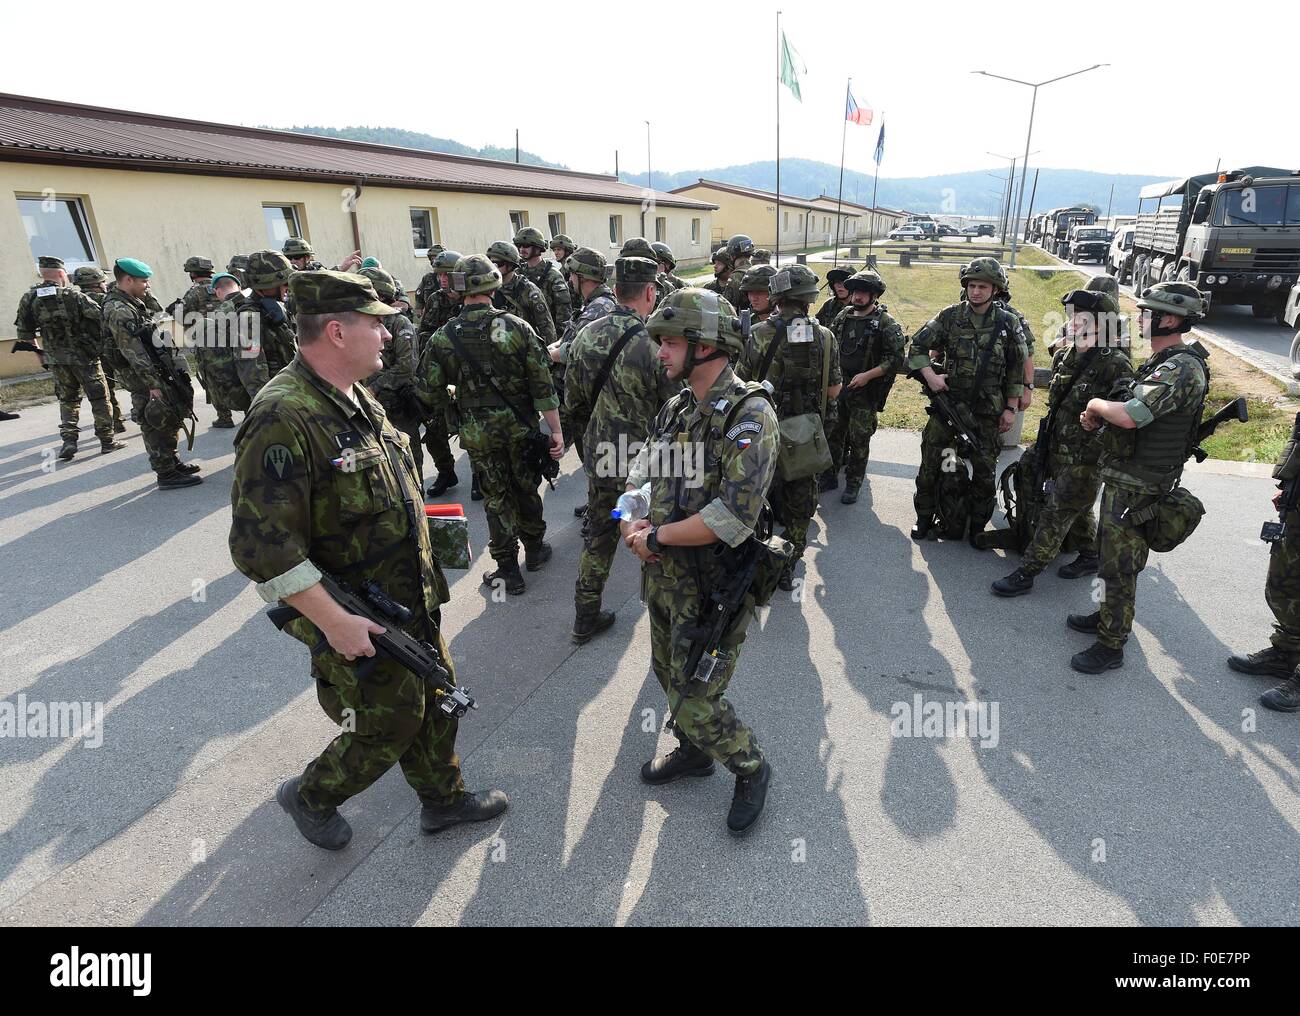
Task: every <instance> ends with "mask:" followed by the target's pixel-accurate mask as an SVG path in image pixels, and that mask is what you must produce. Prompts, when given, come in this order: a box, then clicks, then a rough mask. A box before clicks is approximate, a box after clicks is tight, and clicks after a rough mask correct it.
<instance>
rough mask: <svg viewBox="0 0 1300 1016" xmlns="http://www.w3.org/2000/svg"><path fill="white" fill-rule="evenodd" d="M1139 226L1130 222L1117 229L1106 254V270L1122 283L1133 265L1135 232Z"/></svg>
mask: <svg viewBox="0 0 1300 1016" xmlns="http://www.w3.org/2000/svg"><path fill="white" fill-rule="evenodd" d="M1135 232H1137V227H1136V226H1134V225H1132V224H1130V225H1127V226H1121V227H1120V228H1119V229H1117V230H1116V231H1115V235H1114V237H1112V238H1111V241H1110V250H1109V251H1108V252H1107V254H1106V271H1107V272H1109V273H1110V274H1111V275H1113V276H1115V278H1116V279H1118V280H1119V281H1120V282H1121V283H1123V282H1125V281H1126V280H1127V279H1128V274H1129V271H1130V269H1131V268H1132V266H1133V234H1134V233H1135Z"/></svg>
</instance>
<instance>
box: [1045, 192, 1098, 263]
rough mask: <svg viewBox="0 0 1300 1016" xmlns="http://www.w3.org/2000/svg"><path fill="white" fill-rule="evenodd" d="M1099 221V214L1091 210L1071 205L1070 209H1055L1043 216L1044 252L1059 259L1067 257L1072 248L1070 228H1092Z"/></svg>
mask: <svg viewBox="0 0 1300 1016" xmlns="http://www.w3.org/2000/svg"><path fill="white" fill-rule="evenodd" d="M1096 221H1097V213H1096V212H1095V211H1093V210H1092V209H1091V208H1084V207H1083V206H1081V205H1071V206H1070V207H1069V208H1053V209H1052V210H1051V211H1048V212H1045V213H1044V214H1043V224H1042V241H1041V242H1042V245H1043V250H1045V251H1047V252H1048V253H1049V254H1055V255H1056V256H1057V257H1065V255H1066V252H1067V250H1068V248H1069V246H1070V227H1071V226H1074V225H1075V224H1076V223H1078V224H1080V225H1084V226H1091V225H1092V224H1093V223H1094V222H1096Z"/></svg>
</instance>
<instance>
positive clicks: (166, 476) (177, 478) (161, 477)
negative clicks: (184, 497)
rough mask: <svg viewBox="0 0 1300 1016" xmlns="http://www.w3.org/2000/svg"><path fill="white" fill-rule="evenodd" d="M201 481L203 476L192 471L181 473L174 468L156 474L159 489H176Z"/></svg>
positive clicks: (191, 485)
mask: <svg viewBox="0 0 1300 1016" xmlns="http://www.w3.org/2000/svg"><path fill="white" fill-rule="evenodd" d="M202 482H203V477H201V476H195V475H194V474H193V473H181V472H177V471H176V470H175V469H171V470H168V471H167V472H165V473H159V474H158V489H159V490H176V489H177V488H179V487H193V486H196V485H197V484H200V483H202Z"/></svg>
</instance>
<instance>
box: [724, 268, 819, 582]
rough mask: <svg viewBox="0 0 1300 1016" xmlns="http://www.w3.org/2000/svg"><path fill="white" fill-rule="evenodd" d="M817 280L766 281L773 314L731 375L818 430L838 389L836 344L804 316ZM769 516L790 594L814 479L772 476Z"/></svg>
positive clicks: (812, 504) (780, 277) (802, 275)
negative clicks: (777, 527)
mask: <svg viewBox="0 0 1300 1016" xmlns="http://www.w3.org/2000/svg"><path fill="white" fill-rule="evenodd" d="M818 285H819V284H818V282H817V276H816V275H815V274H814V273H813V272H812V270H811V269H809V268H806V267H805V266H803V265H791V266H790V267H789V268H785V269H782V270H781V271H779V272H777V273H776V274H775V275H774V276H772V281H771V284H770V286H769V290H770V292H771V294H772V298H773V299H774V300H775V301H776V313H775V314H773V315H772V316H771V317H769V318H768V319H767V320H766V321H764V322H762V323H761V324H759V325H758V326H757V327H756V328H754V330H753V331H752V332H750V343H749V345H748V346H747V347H746V348H745V351H744V355H743V357H742V358H741V360H740V364H739V365H738V367H737V369H736V373H737V374H739V375H740V376H741V377H742V378H744V379H745V380H746V381H757V382H760V383H761V382H763V381H769V382H771V384H772V392H773V394H772V400H773V402H774V403H775V404H776V411H777V416H778V417H779V418H780V419H782V420H784V419H786V418H787V417H791V416H799V415H802V414H804V413H817V414H819V415H820V416H821V417H822V426H823V428H824V429H825V430H826V431H828V432H830V431H832V430H833V429H834V426H835V413H836V400H837V399H838V398H839V395H840V389H841V388H842V387H843V381H844V378H843V375H842V374H841V373H840V352H839V343H837V342H836V341H835V336H834V335H833V334H832V333H831V330H830V329H829V328H823V327H822V326H821V325H819V324H817V322H816V321H815V320H814V319H813V318H812V317H811V316H810V315H809V305H810V304H811V303H812V301H813V300H815V299H817V289H818ZM827 357H829V359H830V369H829V371H827V372H826V373H827V376H828V380H827V382H826V388H825V389H823V388H822V374H823V367H824V366H825V358H827ZM768 496H769V497H770V499H771V501H772V514H773V517H774V518H775V519H776V521H777V522H779V523H781V526H782V533H781V536H782V537H783V538H784V539H786V540H788V541H789V542H790V543H791V545H792V546H793V548H794V549H793V550H792V551H791V553H790V558H789V561H788V562H787V563H786V568H785V573H784V574H783V575H782V576H781V581H780V588H782V589H787V590H788V589H792V588H794V575H793V573H794V567H795V565H797V564H798V563H799V560H800V558H802V557H803V552H804V548H805V547H806V546H807V544H808V525H809V523H811V522H812V518H813V516H814V515H815V514H816V513H817V477H816V476H807V477H804V478H803V479H799V480H786V479H785V478H784V477H782V476H780V475H779V472H778V475H777V478H776V479H775V480H774V481H773V483H772V489H771V492H770V493H769V495H768Z"/></svg>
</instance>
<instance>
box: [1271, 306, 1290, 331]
mask: <svg viewBox="0 0 1300 1016" xmlns="http://www.w3.org/2000/svg"><path fill="white" fill-rule="evenodd" d="M1273 320H1274V321H1276V322H1277V323H1278V325H1279V326H1280V327H1282V328H1285V327H1286V326H1287V320H1286V304H1285V303H1279V304H1278V305H1277V307H1275V308H1274V310H1273Z"/></svg>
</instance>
